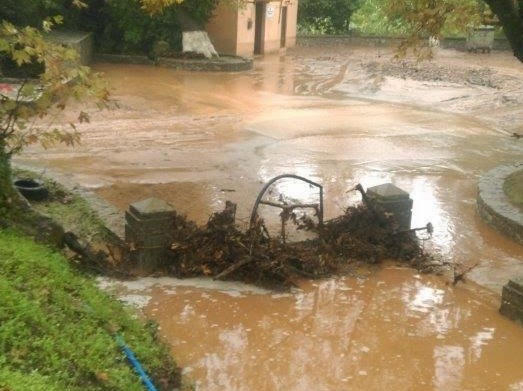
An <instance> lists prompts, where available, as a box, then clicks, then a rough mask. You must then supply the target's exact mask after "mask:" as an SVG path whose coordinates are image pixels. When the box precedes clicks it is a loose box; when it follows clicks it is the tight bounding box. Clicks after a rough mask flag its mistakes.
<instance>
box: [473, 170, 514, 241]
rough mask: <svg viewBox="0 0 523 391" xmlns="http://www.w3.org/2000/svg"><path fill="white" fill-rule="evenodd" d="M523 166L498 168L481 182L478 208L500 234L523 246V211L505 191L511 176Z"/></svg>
mask: <svg viewBox="0 0 523 391" xmlns="http://www.w3.org/2000/svg"><path fill="white" fill-rule="evenodd" d="M521 170H523V165H516V164H514V165H508V166H501V167H496V168H494V169H493V170H491V171H489V172H487V173H486V174H485V175H483V176H482V177H481V179H480V181H479V191H478V198H477V207H478V213H479V215H480V217H481V218H482V219H483V220H484V221H485V222H486V223H488V224H489V225H491V226H492V227H493V228H494V229H495V230H496V231H498V232H499V233H501V234H503V235H505V236H507V237H509V238H511V239H512V240H514V241H515V242H517V243H520V244H521V245H523V211H521V210H520V209H519V208H518V207H517V206H515V205H513V204H512V203H511V202H510V200H509V199H508V197H507V195H506V194H505V192H504V190H503V184H504V183H505V180H506V179H507V177H508V176H509V175H511V174H512V173H514V172H517V171H521Z"/></svg>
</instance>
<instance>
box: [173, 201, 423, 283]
mask: <svg viewBox="0 0 523 391" xmlns="http://www.w3.org/2000/svg"><path fill="white" fill-rule="evenodd" d="M235 212H236V205H235V204H233V203H231V202H227V204H226V207H225V210H224V211H222V212H219V213H215V214H213V215H212V216H211V218H210V219H209V221H208V222H207V224H206V225H205V226H203V227H198V226H197V225H196V224H194V223H193V222H191V221H188V220H187V219H186V218H184V217H181V216H177V217H176V219H175V221H174V222H173V235H172V236H173V244H172V246H171V249H170V251H169V253H170V254H169V257H168V260H167V262H166V264H165V270H164V271H165V272H166V273H167V274H170V275H175V276H177V277H194V276H201V275H205V276H212V277H214V278H215V279H233V280H241V281H245V282H250V283H256V284H261V285H268V286H272V287H281V286H289V285H292V284H293V281H294V280H295V279H296V278H299V277H306V278H317V277H325V276H328V275H332V274H334V273H339V272H343V270H344V269H346V268H347V266H349V265H351V264H353V263H355V262H367V263H378V262H380V261H382V260H385V259H397V260H403V261H406V262H409V263H412V264H416V265H419V264H422V263H423V261H424V259H428V258H429V257H428V256H427V255H426V254H425V253H424V251H423V249H422V246H421V245H420V241H419V240H418V239H417V237H416V235H415V234H414V233H413V232H410V231H409V232H394V230H393V229H392V227H393V226H394V221H393V219H392V218H389V219H386V220H383V219H382V220H380V219H376V215H375V211H373V210H372V209H371V208H370V207H369V206H367V205H365V204H361V205H358V206H354V207H349V208H347V210H346V211H345V213H344V214H343V215H342V216H339V217H337V218H336V219H333V220H330V221H327V222H325V223H323V224H318V223H317V222H316V221H315V220H314V219H313V218H310V217H307V216H304V217H301V218H300V219H298V220H296V221H294V220H292V221H294V222H295V224H296V225H297V228H298V229H301V230H307V231H312V232H314V233H316V234H317V237H316V238H315V239H311V240H306V241H301V242H294V243H285V242H284V241H283V240H282V238H281V237H277V238H271V237H270V236H269V234H268V231H267V229H266V227H265V224H264V222H263V220H261V219H257V220H256V223H255V224H254V225H253V226H251V228H250V229H249V230H247V231H242V230H240V229H239V228H238V226H237V225H236V224H235Z"/></svg>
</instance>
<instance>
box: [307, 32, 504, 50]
mask: <svg viewBox="0 0 523 391" xmlns="http://www.w3.org/2000/svg"><path fill="white" fill-rule="evenodd" d="M402 40H403V38H396V37H380V36H356V35H298V38H297V45H298V46H321V45H335V46H336V45H354V46H358V45H360V46H384V47H389V46H398V45H399V44H400V43H401V41H402ZM440 47H442V48H444V49H455V50H462V51H465V50H467V39H466V38H445V39H442V40H441V42H440ZM494 50H511V48H510V44H509V42H508V40H507V39H506V38H496V39H495V40H494Z"/></svg>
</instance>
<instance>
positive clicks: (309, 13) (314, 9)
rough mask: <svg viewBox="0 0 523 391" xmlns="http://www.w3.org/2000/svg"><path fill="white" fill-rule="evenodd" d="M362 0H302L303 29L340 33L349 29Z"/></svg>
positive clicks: (300, 9) (299, 19) (300, 14)
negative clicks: (353, 15)
mask: <svg viewBox="0 0 523 391" xmlns="http://www.w3.org/2000/svg"><path fill="white" fill-rule="evenodd" d="M362 2H363V1H362V0H301V1H300V3H299V7H298V23H299V26H300V29H301V30H302V31H306V32H311V33H321V34H340V33H347V32H348V31H349V27H350V22H351V17H352V14H353V13H354V12H355V11H356V10H357V9H358V8H359V7H360V5H361V4H362Z"/></svg>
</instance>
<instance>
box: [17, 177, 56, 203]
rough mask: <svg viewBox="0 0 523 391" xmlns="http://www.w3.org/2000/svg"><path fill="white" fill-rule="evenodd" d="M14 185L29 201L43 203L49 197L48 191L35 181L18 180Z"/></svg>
mask: <svg viewBox="0 0 523 391" xmlns="http://www.w3.org/2000/svg"><path fill="white" fill-rule="evenodd" d="M14 185H15V187H16V188H17V189H18V191H19V192H20V193H21V194H22V195H23V196H24V197H25V198H27V199H28V200H29V201H43V200H45V199H46V198H47V197H48V196H49V192H48V191H47V189H46V188H45V187H44V186H43V185H42V184H41V183H40V182H38V181H36V180H34V179H18V180H16V181H15V182H14Z"/></svg>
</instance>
